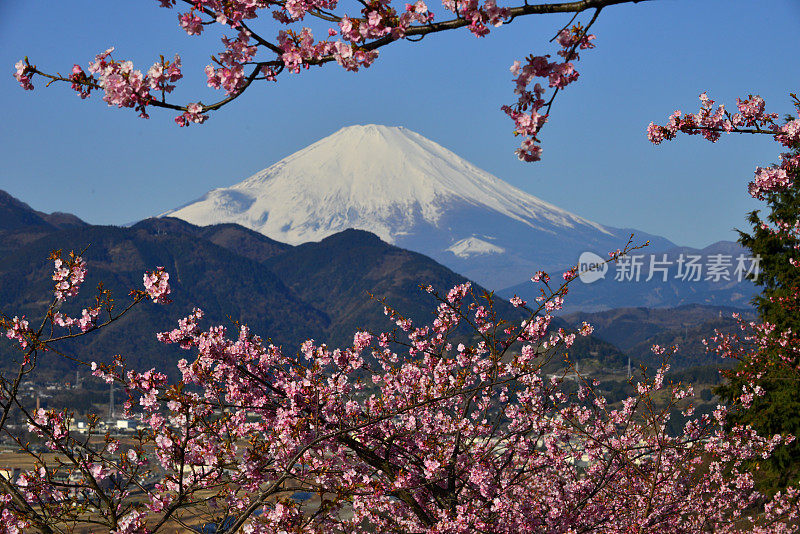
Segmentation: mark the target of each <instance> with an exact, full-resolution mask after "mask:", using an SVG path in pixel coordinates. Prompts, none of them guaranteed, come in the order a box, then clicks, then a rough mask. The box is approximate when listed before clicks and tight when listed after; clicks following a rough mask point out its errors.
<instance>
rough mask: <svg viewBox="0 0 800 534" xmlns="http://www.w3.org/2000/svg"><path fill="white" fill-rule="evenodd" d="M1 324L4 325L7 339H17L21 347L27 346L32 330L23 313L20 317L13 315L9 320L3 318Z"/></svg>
mask: <svg viewBox="0 0 800 534" xmlns="http://www.w3.org/2000/svg"><path fill="white" fill-rule="evenodd" d="M2 324H3V326H5V327H6V337H7V338H8V339H13V340H15V341H17V342H18V343H19V345H20V347H21V348H22V349H26V348H28V346H29V344H30V335H31V334H32V332H31V329H30V326H28V321H27V320H26V319H25V316H24V315H23V316H22V317H17V316H16V315H15V316H14V317H13V318H12V319H11V320H10V321H6V320H3V321H2Z"/></svg>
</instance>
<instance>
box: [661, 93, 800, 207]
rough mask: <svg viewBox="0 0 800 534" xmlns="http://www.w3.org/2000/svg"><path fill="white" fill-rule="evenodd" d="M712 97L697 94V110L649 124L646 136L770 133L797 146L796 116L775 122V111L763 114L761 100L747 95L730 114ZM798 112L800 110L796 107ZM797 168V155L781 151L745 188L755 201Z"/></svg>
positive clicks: (799, 124) (799, 123) (787, 181)
mask: <svg viewBox="0 0 800 534" xmlns="http://www.w3.org/2000/svg"><path fill="white" fill-rule="evenodd" d="M714 104H715V102H714V100H712V99H710V98H709V97H708V95H707V94H706V93H702V94H701V95H700V111H698V112H697V113H687V114H682V113H681V111H680V110H678V111H675V112H674V113H673V114H672V115H670V117H669V121H668V122H667V124H666V125H665V126H659V125H657V124H655V123H652V122H651V123H650V125H649V126H648V128H647V137H648V139H649V140H650V141H651V142H652V143H654V144H656V145H657V144H660V143H661V142H662V141H669V140H671V139H674V138H675V136H676V135H677V133H678V132H683V133H685V134H688V135H702V136H703V137H704V138H706V139H708V140H709V141H711V142H715V141H717V140H718V139H719V138H720V136H721V134H723V133H755V134H769V135H772V136H773V137H774V138H775V140H776V141H778V142H779V143H780V144H782V145H783V146H784V147H786V148H787V149H789V150H792V149H794V148H796V147H797V146H800V119H794V120H790V121H788V122H786V123H785V124H783V125H779V124H778V122H777V119H778V114H777V113H766V111H765V108H766V106H765V103H764V99H762V98H761V97H760V96H753V95H750V96H749V97H748V98H747V99H745V100H741V99H737V100H736V107H737V112H736V113H733V114H731V113H730V112H728V111H727V110H726V109H725V106H724V105H720V106H718V107H717V108H716V109H714ZM798 115H800V109H798ZM798 169H800V155H797V154H792V153H785V154H781V162H780V164H778V165H773V166H770V167H763V168H762V167H758V168H756V171H755V178H754V179H753V181H751V182H750V184H749V186H748V191H749V192H750V195H751V196H753V197H754V198H756V199H758V200H763V199H764V198H765V196H764V195H765V194H767V193H770V192H774V191H780V190H782V189H784V188H787V187H790V186H791V185H792V176H793V175H794V174H795V173H796V172H797V171H798Z"/></svg>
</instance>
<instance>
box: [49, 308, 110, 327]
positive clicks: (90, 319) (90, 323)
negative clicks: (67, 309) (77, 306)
mask: <svg viewBox="0 0 800 534" xmlns="http://www.w3.org/2000/svg"><path fill="white" fill-rule="evenodd" d="M99 315H100V306H94V307H92V308H84V309H83V310H81V316H80V317H70V316H68V315H65V314H63V313H61V312H55V313H54V314H53V322H54V323H55V324H57V325H58V326H61V327H64V328H70V327H73V326H77V327H78V328H80V330H81V332H88V331H89V330H91V329H93V328H94V327H95V326H96V324H97V317H98V316H99Z"/></svg>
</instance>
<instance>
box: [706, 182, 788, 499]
mask: <svg viewBox="0 0 800 534" xmlns="http://www.w3.org/2000/svg"><path fill="white" fill-rule="evenodd" d="M765 197H766V198H765V200H766V202H767V207H768V209H769V210H770V211H769V214H768V215H767V216H766V220H764V219H762V218H761V215H760V213H759V211H758V210H756V211H753V212H751V213H750V214H749V216H748V222H749V223H750V225H751V226H752V228H753V230H752V233H746V232H742V231H739V242H740V243H741V244H742V245H743V246H745V247H747V248H748V249H749V250H750V252H751V254H752V256H753V257H756V256H758V257H760V272H759V273H753V274H751V275H749V276H748V277H749V278H750V279H751V280H753V282H754V283H756V284H757V285H759V286H761V288H762V291H761V294H760V295H759V296H757V297H755V298H754V299H753V303H754V304H755V306H756V308H757V309H758V312H759V315H760V318H761V319H762V320H763V321H765V322H769V323H772V324H775V325H776V327H777V331H782V330H785V329H787V328H791V329H792V331H793V332H800V313H798V311H797V310H793V309H792V308H791V307H787V306H785V305H784V306H782V305H780V304H779V303H778V299H781V298H785V297H788V296H790V295H792V294H793V292H794V291H795V290H796V289H797V288H798V287H800V270H798V269H797V268H796V267H794V266H793V265H791V263H790V262H789V260H790V259H800V251H798V250H797V248H796V247H797V246H798V245H799V244H800V242H798V240H797V239H796V238H793V237H787V236H780V237H779V236H777V235H775V234H774V233H773V232H771V231H770V230H769V229H767V228H765V227H764V224H765V223H766V224H767V225H769V226H771V227H773V228H774V227H775V226H776V225H777V224H780V223H789V224H794V222H795V221H798V220H800V176H796V177H795V183H794V185H792V186H791V187H789V188H787V189H785V190H783V191H781V192H779V193H769V194H767V195H765ZM742 368H743V364H740V365H739V366H738V368H737V369H742ZM743 383H744V379H742V378H737V377H735V376H734V373H730V376H729V377H728V380H727V382H726V383H725V384H724V385H722V386H720V387H719V388H718V389H717V391H716V393H717V394H718V395H719V396H720V397H721V398H722V399H723V400H725V401H726V402H728V403H730V401H731V400H732V399H733V398H734V397H735V396H736V394H737V393H739V394H740V393H741V390H742V385H743ZM759 385H760V386H761V387H762V388H763V389H764V391H765V394H764V395H763V396H761V397H756V398H755V399H754V401H753V404H752V407H751V408H750V409H749V410H741V411H739V412H737V413H735V414H734V417H733V422H734V423H735V424H747V425H752V426H753V428H755V429H756V430H757V431H758V432H759V433H760V434H762V435H765V436H771V435H774V434H778V433H789V434H792V435H794V436H795V437H796V439H795V441H794V443H792V444H790V445H786V446H782V447H780V448H779V449H778V450H777V451H776V452H775V454H773V456H772V457H771V458H770V459H769V460H765V461H763V462H761V463H760V465H758V466H757V467H758V470H759V475H758V476H757V480H758V481H759V484H760V489H761V490H762V491H765V492H767V493H769V494H772V493H774V492H775V491H778V490H781V489H783V488H785V487H786V486H787V485H788V484H790V483H792V482H796V481H797V480H798V479H800V382H798V379H797V374H796V373H791V372H789V371H786V370H781V369H770V370H765V375H764V376H763V378H762V379H761V380H760V383H759Z"/></svg>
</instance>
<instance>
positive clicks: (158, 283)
mask: <svg viewBox="0 0 800 534" xmlns="http://www.w3.org/2000/svg"><path fill="white" fill-rule="evenodd" d="M143 279H144V289H145V292H146V293H147V296H148V297H150V298H151V299H152V300H153V302H156V303H158V304H167V303H169V302H170V300H169V299H168V298H167V295H169V294H170V292H171V291H172V290H171V289H170V287H169V273H168V272H166V271H165V270H164V268H163V267H156V270H155V271H152V272H150V271H148V272H146V273H144V276H143Z"/></svg>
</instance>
